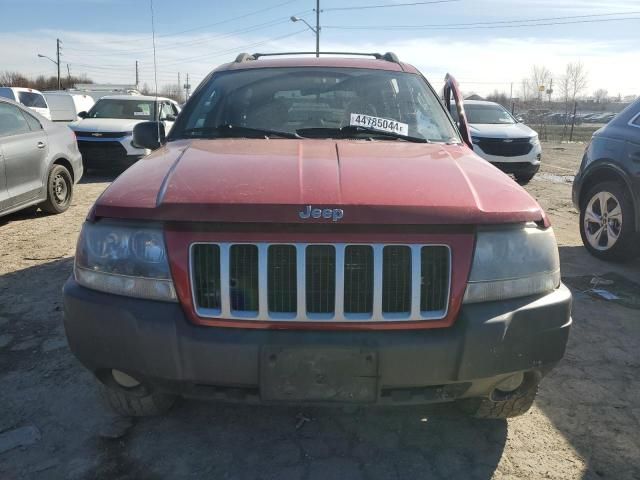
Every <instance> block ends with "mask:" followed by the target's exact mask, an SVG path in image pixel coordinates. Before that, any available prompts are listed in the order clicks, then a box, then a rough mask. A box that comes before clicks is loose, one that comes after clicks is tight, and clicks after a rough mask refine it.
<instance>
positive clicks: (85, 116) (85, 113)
mask: <svg viewBox="0 0 640 480" xmlns="http://www.w3.org/2000/svg"><path fill="white" fill-rule="evenodd" d="M88 115H89V114H88V113H87V112H85V111H84V110H83V111H82V112H78V116H79V117H80V118H87V116H88Z"/></svg>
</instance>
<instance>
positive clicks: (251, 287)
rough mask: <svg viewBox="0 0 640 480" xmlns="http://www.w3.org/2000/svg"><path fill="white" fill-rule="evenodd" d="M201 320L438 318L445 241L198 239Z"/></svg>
mask: <svg viewBox="0 0 640 480" xmlns="http://www.w3.org/2000/svg"><path fill="white" fill-rule="evenodd" d="M190 270H191V282H192V292H193V302H194V306H195V309H196V312H197V314H198V315H199V316H201V317H208V318H223V319H253V320H291V321H336V322H354V321H408V320H412V321H414V320H435V319H440V318H443V317H444V316H445V315H446V313H447V307H448V303H449V290H450V280H451V253H450V249H449V247H447V246H444V245H382V244H374V245H360V244H356V245H346V244H341V243H339V244H329V245H327V244H317V245H315V244H313V245H309V244H267V243H256V244H243V243H234V244H231V243H195V244H193V245H192V246H191V251H190Z"/></svg>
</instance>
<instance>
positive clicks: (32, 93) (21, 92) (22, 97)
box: [0, 87, 51, 120]
mask: <svg viewBox="0 0 640 480" xmlns="http://www.w3.org/2000/svg"><path fill="white" fill-rule="evenodd" d="M0 97H4V98H8V99H9V100H13V101H14V102H18V103H21V104H22V105H24V106H25V107H28V108H30V109H31V110H33V111H34V112H36V113H39V114H40V115H42V116H43V117H44V118H46V119H47V120H51V111H50V110H49V104H48V103H47V100H46V98H44V95H43V94H42V92H40V91H39V90H34V89H33V88H22V87H0Z"/></svg>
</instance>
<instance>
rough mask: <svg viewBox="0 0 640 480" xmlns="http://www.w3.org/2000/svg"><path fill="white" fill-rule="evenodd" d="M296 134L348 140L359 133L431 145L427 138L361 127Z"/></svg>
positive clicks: (325, 129) (351, 126) (300, 131)
mask: <svg viewBox="0 0 640 480" xmlns="http://www.w3.org/2000/svg"><path fill="white" fill-rule="evenodd" d="M296 133H298V134H299V135H302V136H304V137H321V138H322V137H340V138H348V137H350V136H351V135H353V134H354V133H355V134H358V133H366V134H370V136H380V137H389V138H395V139H399V140H406V141H407V142H416V143H431V142H430V141H429V140H427V139H426V138H422V137H411V136H409V135H402V134H401V133H395V132H387V131H385V130H377V129H375V128H370V127H362V126H360V125H345V126H344V127H340V128H330V127H313V128H299V129H298V130H296Z"/></svg>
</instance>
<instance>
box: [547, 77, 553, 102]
mask: <svg viewBox="0 0 640 480" xmlns="http://www.w3.org/2000/svg"><path fill="white" fill-rule="evenodd" d="M547 94H548V95H549V103H551V95H552V94H553V78H552V79H551V80H550V81H549V90H547Z"/></svg>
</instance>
